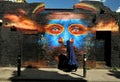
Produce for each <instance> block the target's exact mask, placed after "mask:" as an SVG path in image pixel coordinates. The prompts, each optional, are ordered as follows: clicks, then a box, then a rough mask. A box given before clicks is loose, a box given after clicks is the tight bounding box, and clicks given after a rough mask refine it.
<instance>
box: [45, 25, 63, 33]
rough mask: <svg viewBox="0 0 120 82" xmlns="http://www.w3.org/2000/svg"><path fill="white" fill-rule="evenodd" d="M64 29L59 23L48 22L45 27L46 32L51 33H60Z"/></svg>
mask: <svg viewBox="0 0 120 82" xmlns="http://www.w3.org/2000/svg"><path fill="white" fill-rule="evenodd" d="M63 31H64V27H63V26H62V25H60V24H49V25H48V26H47V27H46V32H47V33H49V34H52V35H58V34H61V33H62V32H63Z"/></svg>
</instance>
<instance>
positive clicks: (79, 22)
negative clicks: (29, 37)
mask: <svg viewBox="0 0 120 82" xmlns="http://www.w3.org/2000/svg"><path fill="white" fill-rule="evenodd" d="M65 14H68V15H65ZM61 15H62V16H61ZM54 16H55V15H54ZM57 17H58V16H56V18H57ZM59 17H61V18H58V19H56V18H55V17H54V18H51V19H50V21H49V24H48V25H47V26H46V27H45V29H46V34H45V37H46V40H47V41H48V44H49V46H51V47H57V46H60V45H61V43H63V44H64V45H66V41H67V40H70V41H71V42H72V43H73V46H75V47H76V48H79V49H80V48H81V47H82V45H83V40H84V39H85V38H86V36H87V35H88V34H89V33H88V27H87V26H88V24H87V23H86V22H85V21H84V20H83V19H81V18H80V16H79V18H77V17H78V16H77V15H75V14H73V13H68V12H64V13H59Z"/></svg>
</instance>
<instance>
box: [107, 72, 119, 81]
mask: <svg viewBox="0 0 120 82" xmlns="http://www.w3.org/2000/svg"><path fill="white" fill-rule="evenodd" d="M108 75H111V76H114V77H116V78H118V79H120V71H110V73H108Z"/></svg>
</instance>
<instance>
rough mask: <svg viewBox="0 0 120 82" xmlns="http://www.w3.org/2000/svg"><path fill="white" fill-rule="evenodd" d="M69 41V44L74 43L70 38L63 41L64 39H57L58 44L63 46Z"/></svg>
mask: <svg viewBox="0 0 120 82" xmlns="http://www.w3.org/2000/svg"><path fill="white" fill-rule="evenodd" d="M68 40H69V41H70V42H71V43H74V39H72V38H70V39H64V38H62V37H60V38H59V39H58V42H59V43H64V45H66V41H68Z"/></svg>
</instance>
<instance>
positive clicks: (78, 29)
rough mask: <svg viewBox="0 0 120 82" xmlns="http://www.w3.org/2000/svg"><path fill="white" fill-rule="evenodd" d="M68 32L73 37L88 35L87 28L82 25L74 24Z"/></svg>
mask: <svg viewBox="0 0 120 82" xmlns="http://www.w3.org/2000/svg"><path fill="white" fill-rule="evenodd" d="M68 31H69V32H70V33H71V34H73V35H81V34H86V33H87V27H85V26H83V25H82V24H72V25H70V26H69V28H68Z"/></svg>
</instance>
